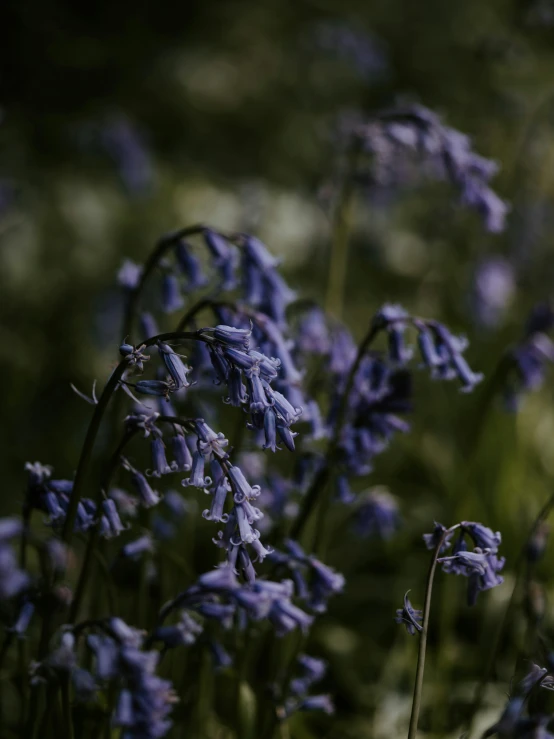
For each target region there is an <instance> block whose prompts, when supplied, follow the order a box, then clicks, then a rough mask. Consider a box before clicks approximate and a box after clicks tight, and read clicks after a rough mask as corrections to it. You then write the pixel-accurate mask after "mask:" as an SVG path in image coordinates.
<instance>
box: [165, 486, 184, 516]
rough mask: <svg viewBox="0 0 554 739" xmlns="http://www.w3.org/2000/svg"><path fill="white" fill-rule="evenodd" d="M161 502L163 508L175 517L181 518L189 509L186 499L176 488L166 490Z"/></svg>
mask: <svg viewBox="0 0 554 739" xmlns="http://www.w3.org/2000/svg"><path fill="white" fill-rule="evenodd" d="M163 504H164V506H165V508H167V510H168V511H169V512H170V513H171V515H172V516H174V517H176V518H183V516H185V515H186V513H187V511H188V510H189V505H188V502H187V501H186V500H184V499H183V498H182V496H181V495H179V493H178V492H177V491H176V490H168V491H167V493H166V494H165V495H164V499H163Z"/></svg>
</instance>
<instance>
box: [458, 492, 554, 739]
mask: <svg viewBox="0 0 554 739" xmlns="http://www.w3.org/2000/svg"><path fill="white" fill-rule="evenodd" d="M553 509H554V493H552V494H551V495H550V496H549V497H548V499H547V500H546V502H545V504H544V505H543V507H542V508H541V510H540V511H539V513H538V514H537V516H536V518H535V520H534V521H533V523H532V524H531V528H530V529H529V533H528V534H527V536H526V538H525V541H524V542H523V545H522V547H521V549H520V551H519V554H518V557H517V559H516V561H515V570H516V576H515V580H514V587H513V588H512V593H511V595H510V599H509V601H508V604H507V606H506V608H505V609H504V613H503V614H502V618H501V620H500V623H499V624H498V627H497V628H496V631H495V639H494V643H493V646H492V649H491V652H490V655H489V659H488V660H487V666H486V668H485V672H484V673H483V676H482V678H481V680H480V681H479V684H478V685H477V687H476V688H475V693H474V696H473V702H472V704H471V711H470V712H469V718H468V721H467V724H466V727H467V730H468V731H471V727H472V725H473V721H474V719H475V716H476V715H477V714H478V713H479V710H480V709H481V706H482V705H483V700H484V698H485V693H486V687H487V685H488V683H489V682H490V679H491V677H492V675H493V673H494V670H495V667H496V661H497V659H498V655H499V654H500V648H501V645H502V639H503V637H504V631H505V629H506V625H507V624H508V616H509V615H510V613H511V612H512V609H513V607H514V605H515V602H516V593H517V589H518V586H519V583H520V580H521V572H522V569H523V568H522V565H523V563H524V559H525V555H526V552H527V547H528V545H529V542H530V540H531V539H532V537H533V536H534V534H535V532H536V531H537V529H538V527H539V526H540V525H541V523H542V522H543V521H545V520H546V518H547V517H548V515H549V513H550V512H551V511H552V510H553Z"/></svg>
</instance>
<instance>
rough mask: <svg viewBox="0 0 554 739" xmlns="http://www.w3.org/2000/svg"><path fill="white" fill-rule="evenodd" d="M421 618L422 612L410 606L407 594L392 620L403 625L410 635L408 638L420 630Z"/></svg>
mask: <svg viewBox="0 0 554 739" xmlns="http://www.w3.org/2000/svg"><path fill="white" fill-rule="evenodd" d="M408 592H410V591H408ZM422 618H423V611H420V610H418V609H416V608H414V607H413V606H412V604H411V603H410V600H409V598H408V593H406V595H405V596H404V606H403V607H402V608H398V609H397V611H396V618H395V619H394V620H395V621H396V623H397V624H404V625H405V627H406V631H407V632H408V634H410V636H414V635H415V633H416V631H421V630H422V626H421V621H422Z"/></svg>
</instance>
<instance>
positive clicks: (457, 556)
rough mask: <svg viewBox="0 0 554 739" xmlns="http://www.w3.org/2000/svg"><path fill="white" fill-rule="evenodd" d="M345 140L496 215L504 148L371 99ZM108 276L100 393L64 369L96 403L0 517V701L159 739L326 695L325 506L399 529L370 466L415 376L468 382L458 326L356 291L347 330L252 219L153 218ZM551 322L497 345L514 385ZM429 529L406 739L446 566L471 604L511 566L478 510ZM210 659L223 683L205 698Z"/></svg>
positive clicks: (243, 721) (404, 414) (44, 728)
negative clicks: (302, 291)
mask: <svg viewBox="0 0 554 739" xmlns="http://www.w3.org/2000/svg"><path fill="white" fill-rule="evenodd" d="M355 138H356V142H357V143H356V151H358V149H359V148H360V146H361V149H362V150H363V152H365V153H366V154H369V155H370V157H373V158H374V159H375V161H374V162H373V166H374V167H376V169H375V170H374V171H375V172H376V173H377V175H378V176H379V177H381V176H383V172H384V171H385V170H386V171H387V172H390V171H391V169H392V168H394V167H396V166H397V160H398V158H399V157H400V153H401V150H404V149H409V150H410V151H412V153H416V154H417V155H418V156H420V157H423V158H424V159H426V163H427V164H426V166H428V167H430V170H429V171H430V172H432V174H433V175H434V176H437V177H439V178H444V177H447V178H448V179H449V180H450V181H451V183H452V184H453V185H454V187H455V189H456V191H457V193H458V195H459V199H460V201H461V203H462V204H463V205H465V206H467V207H469V208H472V209H474V210H476V211H477V212H478V213H479V215H480V216H481V218H482V219H483V221H484V225H485V227H486V229H488V230H489V231H493V232H496V231H499V230H500V229H501V228H502V226H503V223H504V218H505V216H506V213H507V207H506V205H505V204H504V203H503V202H502V201H501V200H500V198H499V197H498V196H497V195H496V194H495V193H494V192H493V191H492V190H491V189H490V187H489V181H490V179H491V177H492V176H493V174H494V171H495V165H494V164H493V163H491V162H489V161H488V160H486V159H484V158H483V157H481V156H479V155H477V154H475V153H473V151H472V150H471V147H470V144H469V140H468V139H467V138H466V137H465V136H463V135H462V134H460V133H459V132H457V131H455V130H453V129H449V128H446V127H444V126H443V124H442V123H441V122H440V120H439V119H438V117H437V116H435V115H434V114H432V113H431V112H429V111H426V110H425V109H420V108H414V109H410V110H407V111H398V112H396V113H394V114H392V113H391V114H389V113H387V114H384V115H383V116H381V117H379V118H378V119H376V121H374V122H372V123H371V124H368V125H367V126H364V127H361V128H359V129H357V130H356V132H355ZM110 142H111V139H110ZM111 145H112V144H110V146H111ZM118 146H119V144H118ZM118 150H119V149H118ZM344 205H345V203H344V201H343V202H342V206H341V203H340V202H339V204H338V206H337V207H338V208H339V212H338V213H337V214H336V218H337V223H338V226H337V233H338V235H339V237H340V238H344V237H345V233H344V230H343V225H341V224H344V213H343V212H341V211H340V208H341V207H343V206H344ZM335 266H336V265H335ZM117 280H118V283H119V286H120V288H121V291H122V294H123V298H124V311H123V317H122V319H123V325H122V329H121V344H120V346H119V347H114V352H113V354H114V356H115V355H116V354H119V359H118V363H117V364H116V365H115V366H114V367H112V369H111V372H110V373H108V372H106V378H104V379H103V380H102V381H100V382H99V388H100V386H101V389H98V390H97V389H96V387H94V388H93V391H92V394H91V396H89V395H88V394H87V393H85V392H83V391H82V389H77V388H74V389H75V390H76V393H77V395H76V397H75V402H80V401H79V400H77V396H78V397H79V398H81V399H83V400H85V401H87V402H88V403H89V404H90V405H91V406H92V408H91V412H90V420H89V424H88V429H87V431H86V434H85V438H84V441H83V445H82V449H81V453H80V457H79V459H78V461H77V465H76V471H75V474H74V475H72V476H69V477H68V478H61V477H58V476H57V474H55V472H54V467H52V466H49V465H45V464H42V463H40V462H33V463H27V464H26V465H25V471H26V475H27V487H26V492H25V495H24V500H23V506H22V516H21V518H5V519H2V520H0V561H1V566H0V606H1V609H2V610H1V613H2V618H3V621H4V624H5V626H6V630H5V634H4V641H3V645H2V647H1V649H0V673H1V674H2V677H3V679H4V680H5V681H11V682H12V683H13V685H14V686H15V687H16V691H15V692H14V694H13V695H14V698H13V700H12V699H10V701H11V702H10V708H9V710H8V706H7V702H6V701H5V700H4V699H1V701H0V702H2V704H3V707H2V718H1V719H0V720H1V721H4V722H5V723H3V724H2V727H3V728H2V736H12V735H14V736H16V735H18V736H19V735H20V736H28V737H38V736H41V737H42V736H45V737H46V736H48V735H49V732H51V731H52V730H55V731H56V732H58V733H61V734H63V735H64V736H67V737H80V736H83V737H85V736H114V734H113V732H114V731H117V732H120V733H118V734H117V735H118V736H121V737H124V738H125V739H133V738H136V739H139V738H140V739H157V738H158V737H163V736H170V735H171V732H172V730H173V728H172V727H176V728H177V729H179V728H180V729H182V730H183V731H184V733H183V731H182V732H181V734H179V736H180V735H185V734H187V735H189V736H228V735H229V736H231V735H232V736H239V737H254V736H257V737H261V738H262V739H264V738H267V739H270V737H273V736H274V735H275V734H276V731H277V729H278V727H279V726H281V728H283V727H284V726H285V725H287V724H288V722H289V721H291V720H293V721H294V720H296V719H295V718H293V717H296V718H297V715H298V714H299V713H301V712H302V713H304V712H316V713H321V714H323V715H324V716H328V715H329V714H331V713H332V712H333V711H334V698H333V695H332V692H333V685H332V680H329V678H328V677H326V674H328V668H327V665H326V663H325V661H324V660H322V659H321V658H319V657H317V656H316V655H312V654H307V653H306V648H307V647H309V646H310V641H309V634H310V630H311V629H312V627H313V625H314V622H315V621H316V620H317V619H324V618H325V613H326V611H327V609H328V608H329V607H330V606H332V602H333V600H334V599H335V598H340V597H341V593H343V592H344V591H345V589H347V588H348V577H349V573H348V572H346V573H344V574H343V573H341V572H338V571H337V570H336V569H335V567H334V566H333V563H332V562H330V561H328V560H327V546H326V544H327V542H328V540H329V539H330V537H331V536H332V530H331V525H330V524H331V521H330V519H331V518H332V516H331V515H330V512H331V510H332V509H333V508H334V507H340V508H341V509H343V508H347V509H349V510H350V511H351V514H352V522H353V525H352V529H351V530H352V533H353V535H358V536H360V537H362V539H363V538H364V537H372V536H373V537H379V538H381V539H382V540H385V541H390V540H391V539H393V538H394V536H395V534H396V532H397V531H398V530H399V529H400V528H401V527H402V526H403V525H404V523H405V522H406V521H407V520H409V518H410V511H409V510H407V509H406V510H403V511H402V513H401V512H400V507H399V502H398V501H397V499H396V497H395V496H394V494H393V493H394V489H393V485H391V488H392V490H393V492H392V493H390V492H388V490H387V489H386V488H384V487H382V486H375V487H372V488H370V489H368V488H367V481H368V479H369V480H373V479H374V477H375V473H374V472H373V469H374V466H375V464H376V460H377V458H378V457H379V456H380V455H382V454H383V453H384V452H385V451H386V450H387V449H388V448H389V447H390V446H391V445H393V444H394V442H395V439H396V438H397V437H398V436H399V435H402V434H406V433H409V432H410V422H409V421H408V420H407V418H408V416H409V414H410V413H411V412H412V408H413V402H414V397H413V396H414V392H415V391H414V382H413V378H414V374H416V373H417V372H425V373H426V374H427V375H428V376H429V378H430V379H431V380H433V381H436V382H442V381H444V382H448V383H451V386H452V387H451V388H448V390H447V392H454V388H453V386H457V387H458V389H459V390H460V391H461V392H462V393H464V394H468V393H471V392H473V391H474V390H475V388H477V387H479V386H480V384H481V383H482V382H483V380H484V378H483V375H482V373H480V372H479V371H477V370H475V369H473V368H472V367H471V366H470V364H469V362H468V359H467V357H466V350H467V348H468V341H467V339H466V338H465V337H464V336H460V335H458V334H457V333H455V332H454V331H452V330H451V329H450V328H449V327H448V326H446V325H444V324H443V323H441V322H439V321H437V320H435V319H434V318H433V317H422V316H419V315H412V314H411V313H410V312H408V311H407V310H405V309H404V308H403V307H402V306H400V305H397V304H395V303H387V304H385V305H383V306H381V307H378V306H374V307H373V309H372V310H369V309H368V316H367V331H366V333H365V336H364V337H363V338H362V340H361V342H360V343H359V344H356V342H355V341H354V339H353V337H352V335H351V334H350V332H349V331H348V328H347V327H346V326H345V325H343V324H342V323H341V322H340V321H339V320H338V317H337V315H335V316H330V315H329V314H328V313H326V312H325V311H324V310H323V309H322V308H320V307H319V306H317V305H315V304H312V303H308V302H306V301H299V300H298V298H297V295H296V292H295V291H294V290H293V289H292V288H291V287H290V286H289V285H288V284H287V282H286V281H285V279H284V278H283V276H282V274H281V271H280V261H279V259H278V258H276V257H275V256H274V255H273V254H272V253H271V251H270V250H269V249H268V248H267V247H266V246H265V245H264V244H263V243H262V242H261V241H260V240H259V239H258V238H256V237H255V236H252V235H249V234H245V233H224V232H221V231H220V230H218V229H215V228H212V227H208V226H205V225H197V226H192V227H187V228H183V229H180V230H178V231H175V232H173V233H171V234H169V235H167V236H165V237H163V238H162V239H160V241H159V242H158V244H157V245H156V247H155V249H154V250H153V251H152V253H151V254H150V256H149V257H148V259H147V260H146V262H145V264H144V265H137V264H134V263H133V262H132V261H130V260H128V259H127V260H125V262H124V263H123V265H122V267H121V269H120V270H119V272H118V275H117ZM146 288H148V289H146ZM333 289H334V290H335V289H336V284H335V285H334V288H333ZM333 295H334V298H336V293H333ZM541 316H542V318H541ZM551 323H552V321H551V314H550V313H548V312H544V311H543V313H542V314H541V315H540V316H539V314H538V313H537V314H536V315H535V317H534V318H533V319H532V320H531V321H530V323H529V326H528V328H527V330H526V333H525V337H524V340H523V341H522V343H521V344H520V345H518V346H517V347H516V349H514V350H513V351H512V352H511V353H509V354H508V355H507V358H506V359H505V360H504V361H505V362H506V363H507V370H509V371H507V372H506V373H505V375H504V376H503V377H504V379H506V381H508V380H509V378H511V377H512V376H515V377H516V378H517V380H516V381H515V384H514V383H512V384H511V385H509V386H508V387H509V393H510V397H513V395H514V394H515V393H516V392H517V393H518V394H521V393H522V392H523V391H524V390H529V389H532V388H533V387H534V386H536V385H537V383H538V382H539V381H541V380H542V377H543V372H544V364H545V361H546V360H551V359H552V356H553V355H552V352H551V349H550V343H549V342H550V339H548V337H547V336H546V333H545V332H546V331H547V330H548V329H549V328H550V327H551ZM379 342H381V343H380V344H379ZM314 366H316V367H318V374H317V382H313V381H311V377H312V375H311V373H310V372H309V369H310V368H313V367H314ZM506 392H508V391H506ZM489 395H490V394H489ZM487 397H488V396H487ZM287 456H288V459H285V460H284V461H283V458H285V457H287ZM284 470H286V472H285V471H284ZM359 480H362V481H363V483H364V485H365V488H364V491H363V492H361V493H360V492H357V491H358V488H359V482H358V481H359ZM552 504H553V502H552V501H551V502H550V503H549V506H550V507H552ZM549 510H550V508H548V507H546V508H545V509H543V511H542V512H541V514H540V516H539V517H538V519H537V521H536V522H535V524H534V527H533V530H532V531H531V532H530V534H529V536H528V537H527V539H526V543H525V547H524V550H523V551H524V555H523V556H524V557H527V559H528V560H529V561H530V562H536V561H537V560H538V559H539V558H540V556H541V555H542V552H543V551H544V545H545V540H546V535H547V531H546V529H545V528H544V526H545V524H544V519H545V518H546V515H547V513H548V511H549ZM436 514H437V516H438V517H440V515H441V511H439V510H438V511H437V512H436ZM182 532H185V533H182ZM199 537H203V546H202V548H201V549H198V550H195V548H194V539H195V538H199ZM424 545H425V546H426V547H427V549H429V550H431V552H432V554H431V564H430V569H429V574H428V578H427V585H426V590H425V595H424V597H423V600H421V597H420V596H419V584H418V583H413V584H412V585H411V590H412V594H411V596H410V598H408V593H406V595H405V596H404V601H403V605H402V606H401V607H400V608H399V609H398V611H397V614H396V621H397V623H398V624H401V625H404V626H405V628H406V632H407V634H409V635H411V636H413V637H414V638H416V639H418V640H419V658H418V663H417V668H416V678H415V690H414V698H413V704H412V713H411V721H410V728H409V737H410V739H414V738H415V736H416V731H417V726H418V716H419V710H420V706H421V702H422V694H423V679H424V666H425V652H426V645H427V637H428V632H429V624H430V614H431V595H432V588H433V581H434V578H435V572H436V570H437V567H438V566H440V568H441V569H442V571H443V572H444V573H446V574H449V575H456V576H461V577H462V578H464V579H465V581H466V583H467V603H468V604H469V605H471V606H472V605H474V604H475V603H476V601H477V599H478V596H479V595H480V594H481V593H485V594H486V591H489V590H491V589H492V588H495V587H497V586H500V585H502V583H503V575H502V574H501V573H502V572H503V570H504V565H505V560H504V556H503V555H502V554H501V553H500V547H501V535H500V533H498V532H494V531H493V530H492V529H490V528H488V526H487V525H486V524H482V523H478V522H474V521H466V520H463V521H460V522H458V523H455V524H454V525H452V526H450V527H449V528H446V527H445V526H443V525H442V524H439V523H435V525H434V528H433V530H432V531H430V533H428V534H425V535H424ZM16 550H17V551H16ZM421 550H422V553H423V551H424V546H423V545H422V547H421ZM176 583H178V586H177V587H175V584H176ZM481 597H484V596H481ZM412 600H413V603H415V604H419V603H420V602H421V603H422V606H423V607H422V608H421V609H419V608H417V607H415V606H414V605H413V604H412ZM393 616H394V614H391V618H392V617H393ZM280 644H286V648H281V647H280V646H279V645H280ZM16 647H17V649H16ZM218 676H224V679H225V680H226V681H227V683H226V684H227V687H229V685H230V686H232V690H231V693H232V695H233V699H232V701H230V702H227V703H225V702H222V700H221V699H220V696H218V690H217V684H216V678H217V677H218ZM539 678H540V679H539ZM323 681H325V683H324V689H323V690H324V692H319V691H320V688H319V683H320V682H323ZM550 682H552V683H553V684H554V679H552V678H549V677H548V676H547V672H543V671H542V670H541V671H540V676H539V675H538V676H537V679H536V680H534V679H532V680H531V682H529V681H527V683H526V686H527V687H525V688H521V689H518V690H517V691H516V693H515V697H513V698H511V699H510V703H509V704H508V708H507V709H506V712H505V714H503V715H502V717H501V718H500V720H499V722H498V723H497V724H496V725H495V726H494V727H493V728H491V729H490V731H489V732H488V734H487V735H492V734H493V733H494V732H496V733H498V734H499V735H500V736H531V734H528V733H524V728H525V727H531V726H532V727H535V726H537V727H538V726H540V727H546V726H547V722H546V723H545V719H544V718H543V717H542V715H536V714H530V715H529V716H526V715H525V714H524V712H523V701H524V699H525V696H526V695H527V694H528V693H529V692H530V691H535V690H538V689H539V688H549V689H552V686H551V684H550ZM314 686H316V687H314ZM226 694H227V695H229V690H227V691H226ZM530 722H531V723H530ZM222 727H227V728H226V729H225V730H224V729H223V728H222ZM525 730H526V728H525ZM225 731H226V732H227V733H225ZM545 731H546V729H545ZM218 732H219V733H218ZM221 732H223V733H221ZM510 732H512V733H510ZM513 732H515V733H513ZM518 732H519V733H518ZM174 735H175V736H177V735H178V734H177V733H175V734H174ZM281 735H282V736H284V735H285V734H281ZM299 736H300V734H299ZM542 736H549V734H546V733H543V734H542Z"/></svg>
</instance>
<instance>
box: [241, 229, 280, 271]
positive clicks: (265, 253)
mask: <svg viewBox="0 0 554 739" xmlns="http://www.w3.org/2000/svg"><path fill="white" fill-rule="evenodd" d="M240 236H241V243H242V247H243V249H244V254H245V256H246V258H247V259H248V260H249V261H251V262H253V264H255V265H256V267H257V268H258V269H259V270H260V272H263V273H264V274H265V273H267V272H270V271H272V270H274V269H275V267H278V266H279V264H280V263H281V260H280V259H277V258H276V257H274V256H273V254H271V253H270V252H269V250H268V248H267V246H266V245H265V244H263V243H262V242H261V241H260V240H259V239H257V238H256V237H255V236H249V235H248V234H241V235H240Z"/></svg>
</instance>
